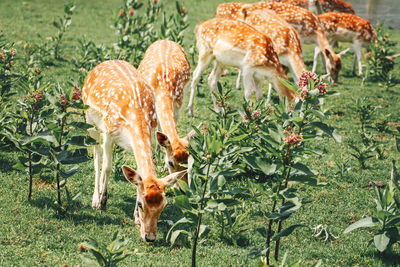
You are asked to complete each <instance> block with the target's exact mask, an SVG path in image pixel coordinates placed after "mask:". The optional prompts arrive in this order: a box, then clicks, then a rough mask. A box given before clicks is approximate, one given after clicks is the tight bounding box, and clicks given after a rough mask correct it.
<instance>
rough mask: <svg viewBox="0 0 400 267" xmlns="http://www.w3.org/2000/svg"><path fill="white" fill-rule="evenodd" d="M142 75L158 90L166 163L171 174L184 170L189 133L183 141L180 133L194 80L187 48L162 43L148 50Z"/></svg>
mask: <svg viewBox="0 0 400 267" xmlns="http://www.w3.org/2000/svg"><path fill="white" fill-rule="evenodd" d="M138 71H139V72H140V73H141V74H142V77H143V78H144V79H145V80H146V81H147V83H148V84H149V85H150V86H151V87H152V88H153V89H154V98H155V107H156V112H157V120H158V123H159V125H160V126H161V130H162V132H163V133H165V135H166V136H167V137H168V138H165V136H164V135H163V134H161V133H157V140H158V142H159V144H160V145H161V146H162V147H164V148H165V149H166V157H165V163H166V165H167V167H168V170H169V172H170V173H173V172H176V171H180V170H182V169H183V168H182V167H181V166H180V163H182V162H186V161H187V160H188V157H189V152H188V150H187V149H186V147H187V146H188V145H189V144H188V137H190V135H193V132H191V133H189V135H188V136H186V137H185V138H179V136H178V132H177V129H176V121H177V120H178V116H179V111H180V108H181V106H182V100H183V96H184V93H185V91H186V86H187V85H188V84H189V79H190V64H189V62H188V59H187V57H186V54H185V51H184V50H183V48H182V47H181V46H180V45H179V44H177V43H175V42H172V41H167V40H161V41H157V42H155V43H153V44H152V45H150V46H149V48H148V49H147V51H146V53H145V55H144V58H143V60H142V62H140V65H139V67H138Z"/></svg>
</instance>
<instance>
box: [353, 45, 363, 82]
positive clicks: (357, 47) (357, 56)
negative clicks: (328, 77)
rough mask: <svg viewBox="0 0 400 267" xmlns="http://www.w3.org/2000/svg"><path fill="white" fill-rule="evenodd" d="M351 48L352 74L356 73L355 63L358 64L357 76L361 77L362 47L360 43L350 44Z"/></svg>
mask: <svg viewBox="0 0 400 267" xmlns="http://www.w3.org/2000/svg"><path fill="white" fill-rule="evenodd" d="M352 48H353V51H354V62H353V74H354V75H355V73H356V62H357V63H358V75H359V76H362V75H363V74H362V63H361V49H362V45H361V43H360V42H354V43H353V44H352Z"/></svg>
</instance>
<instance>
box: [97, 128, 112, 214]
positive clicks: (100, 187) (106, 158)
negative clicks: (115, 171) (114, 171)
mask: <svg viewBox="0 0 400 267" xmlns="http://www.w3.org/2000/svg"><path fill="white" fill-rule="evenodd" d="M103 139H104V140H103V163H102V166H101V167H102V168H101V174H100V176H99V177H96V181H95V191H94V194H93V199H92V207H93V208H95V209H99V210H105V209H106V204H107V181H108V177H109V176H110V173H111V167H112V147H113V143H112V140H111V136H110V135H108V134H104V136H103Z"/></svg>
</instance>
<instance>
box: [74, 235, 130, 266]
mask: <svg viewBox="0 0 400 267" xmlns="http://www.w3.org/2000/svg"><path fill="white" fill-rule="evenodd" d="M128 244H129V239H124V238H119V237H118V232H115V233H114V235H113V239H112V242H111V243H110V244H109V245H108V246H105V245H103V244H99V243H98V242H97V241H96V240H95V239H93V238H90V239H89V241H88V242H84V243H82V244H80V245H79V247H80V249H81V250H83V251H89V252H90V254H91V255H92V256H94V258H95V259H96V260H93V259H92V257H89V256H88V255H82V256H81V258H82V261H83V264H85V265H88V266H104V267H113V266H117V264H118V263H119V262H121V261H122V260H124V259H125V258H127V257H128V256H130V255H131V254H132V252H130V251H129V250H128Z"/></svg>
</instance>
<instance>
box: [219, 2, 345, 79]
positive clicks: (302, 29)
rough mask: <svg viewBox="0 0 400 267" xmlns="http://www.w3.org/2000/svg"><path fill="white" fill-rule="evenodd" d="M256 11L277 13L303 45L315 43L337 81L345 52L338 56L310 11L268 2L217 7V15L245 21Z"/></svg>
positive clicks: (328, 70) (314, 67)
mask: <svg viewBox="0 0 400 267" xmlns="http://www.w3.org/2000/svg"><path fill="white" fill-rule="evenodd" d="M256 10H260V11H263V10H273V11H275V12H276V13H277V14H278V16H280V17H281V18H283V19H284V20H286V21H287V22H288V23H289V24H290V25H292V26H293V27H294V28H295V29H296V30H297V33H298V35H299V37H300V41H301V43H302V44H303V43H306V44H308V43H315V44H316V47H315V50H317V51H318V52H319V51H323V53H322V55H323V58H324V59H325V61H326V72H327V73H328V74H329V76H330V78H331V80H333V81H337V78H338V74H339V71H340V69H341V68H342V65H341V59H340V58H341V56H342V55H343V54H344V53H345V51H343V52H342V53H340V54H336V53H335V52H334V51H333V49H332V47H331V45H330V44H329V41H328V39H327V38H326V36H325V34H324V31H323V29H322V26H321V24H320V22H319V21H318V18H317V17H316V16H315V15H314V14H313V13H312V12H310V11H309V10H307V9H304V8H301V7H298V6H294V5H289V4H284V3H279V2H267V1H266V2H258V3H255V4H239V3H230V4H229V3H228V4H221V5H219V6H218V7H217V14H219V13H226V14H228V15H230V16H232V17H234V18H237V19H241V20H245V19H246V16H247V15H249V14H250V13H251V12H254V11H256ZM317 59H318V58H314V65H313V70H312V71H313V72H315V70H316V60H317Z"/></svg>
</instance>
